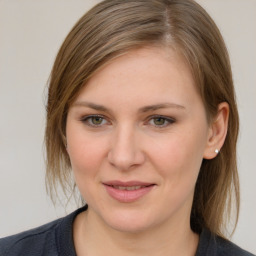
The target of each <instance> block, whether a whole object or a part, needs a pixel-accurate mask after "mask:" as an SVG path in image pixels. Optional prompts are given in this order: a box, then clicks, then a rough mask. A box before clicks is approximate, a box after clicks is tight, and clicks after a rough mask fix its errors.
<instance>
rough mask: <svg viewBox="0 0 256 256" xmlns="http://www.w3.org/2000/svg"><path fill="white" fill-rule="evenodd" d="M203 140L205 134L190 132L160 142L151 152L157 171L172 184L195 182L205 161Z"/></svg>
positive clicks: (177, 134)
mask: <svg viewBox="0 0 256 256" xmlns="http://www.w3.org/2000/svg"><path fill="white" fill-rule="evenodd" d="M203 138H204V136H203V133H201V132H198V131H197V132H194V131H191V132H190V131H189V130H188V131H187V132H184V131H182V132H180V133H178V132H177V133H175V134H170V136H169V137H168V138H165V139H163V140H162V141H158V142H157V143H155V147H153V149H152V151H151V156H152V159H153V162H154V165H155V166H156V169H157V170H159V172H161V173H162V175H163V176H165V177H167V178H170V179H171V180H172V182H177V183H180V182H182V181H184V182H189V179H191V178H193V180H195V179H196V178H197V175H198V172H199V169H200V166H201V162H202V159H203V152H204V145H205V141H204V139H203Z"/></svg>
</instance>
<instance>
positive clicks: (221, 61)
mask: <svg viewBox="0 0 256 256" xmlns="http://www.w3.org/2000/svg"><path fill="white" fill-rule="evenodd" d="M147 45H149V46H157V47H159V46H160V47H161V46H167V47H171V48H172V49H174V50H176V51H179V52H180V53H181V54H182V55H183V56H184V57H185V59H186V61H187V63H188V65H189V66H190V68H191V70H192V73H193V75H194V78H195V81H196V84H197V86H198V90H199V91H200V94H201V97H202V99H203V102H204V105H205V109H206V113H207V116H208V120H209V122H211V120H212V118H214V116H215V115H216V113H217V109H218V104H219V103H221V102H227V103H228V104H229V107H230V115H229V124H228V133H227V137H226V140H225V143H224V145H223V147H222V149H221V153H220V154H219V155H218V156H217V157H216V158H214V159H212V160H206V159H204V160H203V163H202V166H201V169H200V172H199V177H198V180H197V183H196V188H195V195H194V201H193V206H192V212H191V228H192V229H193V230H194V231H196V232H200V231H201V230H202V229H203V228H205V227H206V228H208V229H210V230H211V231H212V232H215V233H217V234H218V235H221V236H223V237H224V236H225V235H224V232H225V227H227V226H226V225H227V221H228V220H229V218H230V214H231V209H232V207H231V206H232V203H233V201H232V200H233V198H234V202H235V209H236V215H235V224H236V223H237V218H238V210H239V182H238V174H237V164H236V142H237V136H238V127H239V120H238V119H239V118H238V112H237V106H236V101H235V93H234V87H233V81H232V73H231V67H230V63H229V57H228V53H227V50H226V47H225V44H224V41H223V39H222V36H221V34H220V32H219V30H218V28H217V27H216V25H215V23H214V22H213V20H212V19H211V18H210V17H209V15H208V14H207V13H206V11H205V10H204V9H203V8H202V7H201V6H200V5H198V4H197V3H196V2H194V1H192V0H126V1H123V0H106V1H103V2H101V3H99V4H98V5H96V6H95V7H94V8H92V9H91V10H90V11H89V12H87V13H86V14H85V15H84V16H83V17H82V18H81V19H80V20H79V21H78V22H77V24H76V25H75V26H74V27H73V29H72V30H71V32H70V33H69V34H68V36H67V37H66V39H65V41H64V43H63V45H62V46H61V48H60V50H59V53H58V55H57V57H56V60H55V63H54V66H53V69H52V73H51V77H50V82H49V94H48V104H47V125H46V132H45V141H46V151H47V184H48V189H49V192H50V194H51V195H53V192H54V190H55V192H56V186H57V184H60V185H61V187H62V189H63V190H64V192H65V194H66V195H69V193H70V192H72V190H73V186H74V183H73V179H72V172H71V166H70V161H69V157H68V155H67V152H66V149H65V143H66V142H65V127H66V118H67V112H68V109H69V106H70V104H72V102H73V101H74V99H75V98H76V97H77V96H78V94H79V92H80V90H81V88H82V87H84V86H86V83H87V81H88V80H89V79H90V77H92V76H93V75H94V74H95V72H96V71H97V70H99V68H102V67H103V65H106V64H107V63H108V62H109V61H110V60H113V59H114V58H116V57H118V56H120V55H123V54H125V53H127V52H128V51H129V50H131V49H134V48H138V47H143V46H147ZM233 195H234V197H233Z"/></svg>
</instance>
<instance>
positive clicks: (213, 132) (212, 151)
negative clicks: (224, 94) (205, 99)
mask: <svg viewBox="0 0 256 256" xmlns="http://www.w3.org/2000/svg"><path fill="white" fill-rule="evenodd" d="M228 117H229V105H228V103H227V102H222V103H220V104H219V106H218V112H217V115H216V117H215V118H214V120H213V121H212V123H211V124H210V126H209V133H208V138H207V143H206V147H205V151H204V155H203V157H204V158H205V159H213V158H215V157H216V155H217V154H218V152H219V151H220V150H221V147H222V146H223V144H224V141H225V138H226V135H227V130H228ZM216 150H217V151H216Z"/></svg>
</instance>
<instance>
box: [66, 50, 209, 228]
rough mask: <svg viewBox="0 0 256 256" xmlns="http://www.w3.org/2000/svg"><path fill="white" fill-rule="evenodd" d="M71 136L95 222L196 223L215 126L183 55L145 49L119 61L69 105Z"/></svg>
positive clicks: (78, 179)
mask: <svg viewBox="0 0 256 256" xmlns="http://www.w3.org/2000/svg"><path fill="white" fill-rule="evenodd" d="M66 135H67V145H68V153H69V156H70V160H71V165H72V168H73V172H74V176H75V180H76V183H77V186H78V188H79V190H80V192H81V194H82V196H83V198H84V199H85V201H86V202H87V204H88V206H89V209H88V216H91V218H92V219H93V220H97V221H98V222H100V223H102V224H103V225H106V226H107V227H109V228H113V229H115V230H120V231H126V232H137V231H141V230H147V229H152V228H156V227H160V226H171V225H172V226H173V225H176V226H177V225H183V224H184V223H185V224H184V225H187V226H189V221H190V220H189V218H190V211H191V205H192V200H193V194H194V188H195V183H196V180H197V176H198V173H199V169H200V166H201V162H202V159H203V157H204V153H205V151H206V147H207V140H208V137H209V126H208V124H207V119H206V113H205V109H204V106H203V102H202V99H201V98H200V96H199V93H198V92H197V90H196V85H195V84H194V80H193V77H192V74H191V72H190V70H189V68H188V66H187V65H186V64H185V63H184V61H183V59H182V58H181V57H180V56H179V55H177V54H176V53H174V52H172V51H171V50H170V49H168V50H164V49H158V48H143V49H139V50H133V51H131V52H129V53H128V54H126V55H124V56H121V57H118V58H117V59H115V60H113V61H112V62H111V63H110V64H108V65H107V66H105V67H104V68H102V69H101V70H100V71H98V73H96V74H95V75H94V76H93V77H92V78H91V80H90V81H89V82H88V84H87V85H86V86H85V87H84V88H83V90H82V91H81V93H80V94H79V96H78V97H77V99H76V100H75V102H74V103H73V105H72V106H71V107H70V109H69V112H68V118H67V126H66Z"/></svg>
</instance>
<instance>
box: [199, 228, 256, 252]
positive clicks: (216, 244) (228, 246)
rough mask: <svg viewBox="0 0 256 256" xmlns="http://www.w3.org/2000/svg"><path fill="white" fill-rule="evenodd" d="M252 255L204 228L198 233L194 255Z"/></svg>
mask: <svg viewBox="0 0 256 256" xmlns="http://www.w3.org/2000/svg"><path fill="white" fill-rule="evenodd" d="M203 255H209V256H254V255H253V254H251V253H249V252H247V251H245V250H243V249H242V248H240V247H239V246H237V245H236V244H234V243H232V242H231V241H229V240H226V239H224V238H221V237H219V236H217V235H214V234H212V233H211V232H210V231H209V230H207V229H205V230H203V232H202V233H201V235H200V241H199V246H198V251H197V254H196V256H203Z"/></svg>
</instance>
